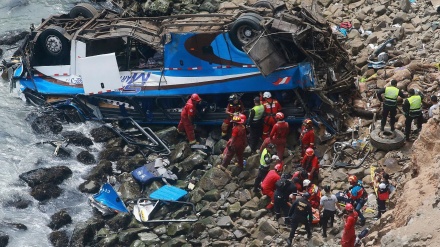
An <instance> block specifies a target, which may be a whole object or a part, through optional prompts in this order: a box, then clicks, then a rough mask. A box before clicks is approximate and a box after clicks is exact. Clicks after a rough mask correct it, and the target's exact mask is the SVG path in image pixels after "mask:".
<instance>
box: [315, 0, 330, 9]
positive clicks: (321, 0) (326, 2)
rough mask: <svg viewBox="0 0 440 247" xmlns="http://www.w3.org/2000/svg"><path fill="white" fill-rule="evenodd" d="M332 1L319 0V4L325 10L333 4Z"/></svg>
mask: <svg viewBox="0 0 440 247" xmlns="http://www.w3.org/2000/svg"><path fill="white" fill-rule="evenodd" d="M332 2H333V1H332V0H318V3H319V4H321V5H322V6H323V7H324V8H328V6H330V4H331V3H332Z"/></svg>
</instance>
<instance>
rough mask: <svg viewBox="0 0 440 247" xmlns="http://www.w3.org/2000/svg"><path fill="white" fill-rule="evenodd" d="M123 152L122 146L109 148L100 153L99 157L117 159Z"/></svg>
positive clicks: (101, 158)
mask: <svg viewBox="0 0 440 247" xmlns="http://www.w3.org/2000/svg"><path fill="white" fill-rule="evenodd" d="M123 153H124V151H123V150H122V148H120V147H113V148H108V149H105V150H103V151H102V152H101V153H99V159H100V160H109V161H117V160H118V159H119V158H120V156H121V155H122V154H123Z"/></svg>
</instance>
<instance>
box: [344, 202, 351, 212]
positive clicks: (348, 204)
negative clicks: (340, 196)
mask: <svg viewBox="0 0 440 247" xmlns="http://www.w3.org/2000/svg"><path fill="white" fill-rule="evenodd" d="M345 210H347V211H353V205H352V204H351V203H347V204H345Z"/></svg>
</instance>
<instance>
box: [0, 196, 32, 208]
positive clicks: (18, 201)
mask: <svg viewBox="0 0 440 247" xmlns="http://www.w3.org/2000/svg"><path fill="white" fill-rule="evenodd" d="M29 205H32V201H30V200H26V199H24V198H14V199H12V200H10V201H6V202H4V203H3V207H14V208H18V209H25V208H27V207H29Z"/></svg>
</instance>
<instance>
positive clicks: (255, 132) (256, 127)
mask: <svg viewBox="0 0 440 247" xmlns="http://www.w3.org/2000/svg"><path fill="white" fill-rule="evenodd" d="M263 114H264V106H263V105H262V104H261V103H260V97H258V96H257V97H255V98H254V107H252V109H251V110H250V111H249V118H248V122H247V124H246V126H247V127H248V129H249V132H250V133H249V147H250V148H251V152H252V153H256V152H257V146H258V142H259V141H260V137H261V134H262V133H263ZM260 153H261V152H260Z"/></svg>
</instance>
